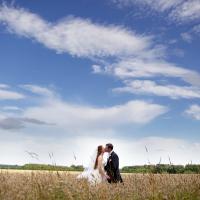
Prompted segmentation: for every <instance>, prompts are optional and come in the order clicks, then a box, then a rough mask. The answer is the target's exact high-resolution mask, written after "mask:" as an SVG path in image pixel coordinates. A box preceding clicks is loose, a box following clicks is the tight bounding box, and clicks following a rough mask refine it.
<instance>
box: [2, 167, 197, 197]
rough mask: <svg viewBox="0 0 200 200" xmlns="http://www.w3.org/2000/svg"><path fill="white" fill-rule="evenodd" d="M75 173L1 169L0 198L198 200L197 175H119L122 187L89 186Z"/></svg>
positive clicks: (105, 184)
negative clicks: (122, 181) (121, 177)
mask: <svg viewBox="0 0 200 200" xmlns="http://www.w3.org/2000/svg"><path fill="white" fill-rule="evenodd" d="M76 176H77V173H73V172H70V173H68V172H48V171H23V170H1V172H0V199H1V200H12V199H13V200H14V199H15V200H18V199H20V200H21V199H67V200H68V199H81V200H82V199H83V200H84V199H85V200H88V199H91V200H95V199H110V200H114V199H118V200H119V199H123V200H126V199H181V200H182V199H200V175H195V174H190V175H189V174H188V175H187V174H179V175H169V174H163V175H155V174H144V175H143V174H129V175H128V174H123V179H124V184H112V185H111V184H107V183H104V184H100V185H96V186H94V185H89V184H88V183H87V181H85V180H77V179H76Z"/></svg>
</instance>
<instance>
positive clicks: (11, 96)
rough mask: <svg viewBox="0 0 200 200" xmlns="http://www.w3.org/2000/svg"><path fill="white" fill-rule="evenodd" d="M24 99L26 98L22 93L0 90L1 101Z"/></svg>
mask: <svg viewBox="0 0 200 200" xmlns="http://www.w3.org/2000/svg"><path fill="white" fill-rule="evenodd" d="M23 98H25V96H24V95H23V94H21V93H18V92H14V91H10V90H5V89H0V100H18V99H23Z"/></svg>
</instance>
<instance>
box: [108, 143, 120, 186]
mask: <svg viewBox="0 0 200 200" xmlns="http://www.w3.org/2000/svg"><path fill="white" fill-rule="evenodd" d="M105 152H108V153H109V156H108V160H107V163H106V165H105V171H106V172H107V175H108V176H109V177H110V179H108V182H109V183H119V182H120V183H122V182H123V180H122V177H121V175H120V172H119V157H118V155H117V154H116V153H115V152H114V151H113V145H112V144H110V143H109V144H106V148H105Z"/></svg>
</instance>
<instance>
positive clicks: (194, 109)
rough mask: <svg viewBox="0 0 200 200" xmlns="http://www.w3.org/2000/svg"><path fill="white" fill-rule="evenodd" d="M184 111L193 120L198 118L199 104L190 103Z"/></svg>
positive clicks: (199, 112)
mask: <svg viewBox="0 0 200 200" xmlns="http://www.w3.org/2000/svg"><path fill="white" fill-rule="evenodd" d="M185 113H186V114H187V115H188V116H190V117H191V118H193V119H195V120H200V106H199V105H197V104H194V105H191V106H190V107H189V108H188V109H187V110H186V111H185Z"/></svg>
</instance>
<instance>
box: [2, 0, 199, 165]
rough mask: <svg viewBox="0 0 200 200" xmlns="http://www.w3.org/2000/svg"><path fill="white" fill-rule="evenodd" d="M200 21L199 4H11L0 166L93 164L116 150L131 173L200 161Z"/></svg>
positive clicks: (5, 33)
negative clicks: (104, 149)
mask: <svg viewBox="0 0 200 200" xmlns="http://www.w3.org/2000/svg"><path fill="white" fill-rule="evenodd" d="M199 13H200V2H199V0H192V1H186V0H170V1H167V0H155V1H152V0H144V1H143V2H142V3H141V1H138V0H123V1H122V0H103V1H95V2H94V1H92V0H79V1H76V2H75V1H67V2H66V1H64V0H60V1H59V3H58V2H56V1H51V2H49V1H47V0H44V1H42V2H39V3H38V2H37V3H36V2H35V1H25V0H20V1H18V0H15V1H6V3H5V1H2V2H1V5H0V44H1V45H0V54H1V59H0V70H1V73H0V80H1V81H0V138H1V145H0V146H1V147H0V150H1V151H0V152H2V153H1V154H2V155H1V156H0V158H1V159H0V163H12V164H16V163H17V164H23V163H27V162H41V163H51V160H50V159H49V157H48V153H49V152H53V153H54V154H55V160H56V162H57V163H58V164H65V165H66V164H67V165H70V164H72V163H73V164H74V163H75V164H86V163H87V158H88V155H89V154H90V151H91V149H94V148H95V147H96V146H97V145H98V144H105V143H107V142H113V143H114V146H115V148H116V151H117V152H118V153H119V155H120V158H121V166H123V165H130V164H145V163H146V162H147V161H148V160H150V162H152V163H156V162H158V161H159V160H160V158H162V162H164V163H167V162H169V161H168V157H169V156H170V157H171V159H172V161H173V162H174V163H178V164H185V163H188V162H191V161H192V162H194V163H199V162H200V160H199V151H200V137H199V130H200V103H199V98H200V71H199V65H200V61H199V51H200V46H199V44H200V14H199ZM145 146H147V147H148V149H149V151H150V155H147V154H146V152H145V148H144V147H145ZM26 151H30V152H36V153H37V154H38V155H39V157H38V158H37V159H36V158H31V157H30V156H29V155H28V154H27V152H26ZM73 154H76V156H77V160H74V157H73Z"/></svg>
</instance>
